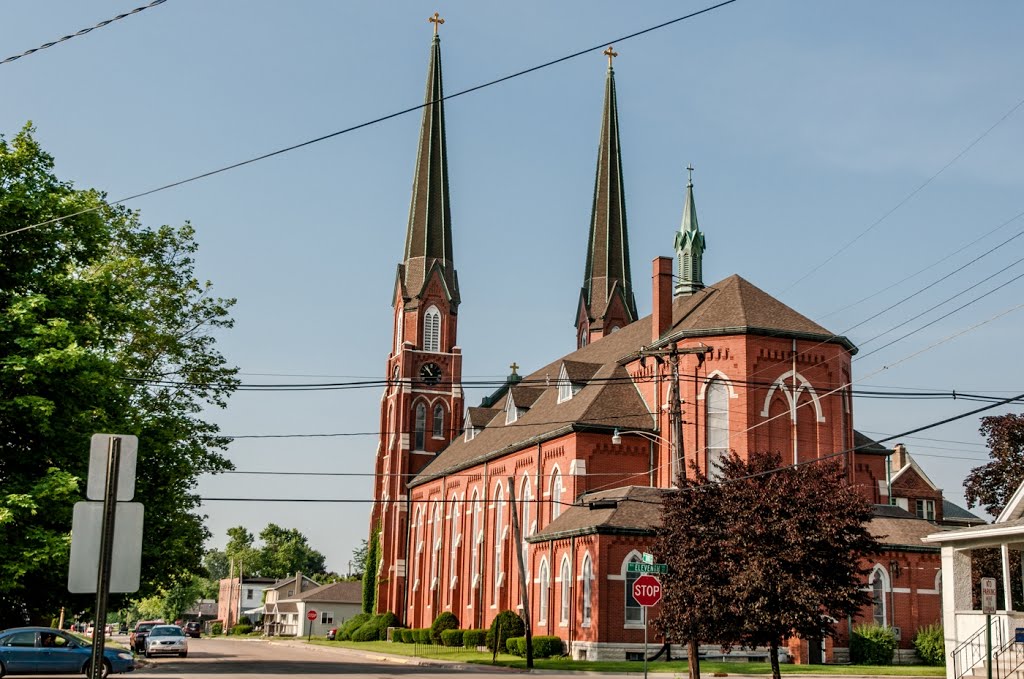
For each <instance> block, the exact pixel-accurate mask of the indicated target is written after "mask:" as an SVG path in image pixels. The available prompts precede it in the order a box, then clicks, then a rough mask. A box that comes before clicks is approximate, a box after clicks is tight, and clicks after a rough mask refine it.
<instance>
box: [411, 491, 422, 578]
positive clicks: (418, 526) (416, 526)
mask: <svg viewBox="0 0 1024 679" xmlns="http://www.w3.org/2000/svg"><path fill="white" fill-rule="evenodd" d="M412 528H413V531H414V532H415V534H416V556H415V558H414V561H413V591H416V590H417V589H419V586H420V553H421V552H422V551H423V508H422V507H420V508H419V509H417V510H416V520H415V521H413V522H412Z"/></svg>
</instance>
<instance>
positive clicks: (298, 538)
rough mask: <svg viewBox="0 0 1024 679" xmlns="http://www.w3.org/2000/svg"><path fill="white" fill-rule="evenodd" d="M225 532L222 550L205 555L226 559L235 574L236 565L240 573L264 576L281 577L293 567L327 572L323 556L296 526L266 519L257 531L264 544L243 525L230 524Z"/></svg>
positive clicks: (311, 574) (309, 573)
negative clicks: (225, 537)
mask: <svg viewBox="0 0 1024 679" xmlns="http://www.w3.org/2000/svg"><path fill="white" fill-rule="evenodd" d="M227 533H228V544H227V546H226V547H225V548H224V551H223V552H220V553H217V552H216V551H215V550H214V551H212V552H211V553H208V554H215V555H217V556H213V557H210V556H208V557H207V560H208V562H209V561H210V559H211V558H212V559H213V560H214V561H215V562H220V561H221V560H223V561H224V562H225V563H228V564H229V571H231V570H233V572H234V576H235V577H238V569H239V567H241V569H242V573H243V575H252V576H257V577H264V578H284V577H287V576H289V575H292V574H294V573H295V572H296V571H301V572H302V573H304V574H306V575H307V576H309V577H311V578H314V579H316V578H317V576H321V575H326V574H327V565H326V562H327V559H326V557H325V556H324V555H323V554H321V553H320V552H318V551H317V550H315V549H313V548H312V547H310V545H309V540H308V538H306V536H305V535H303V534H302V533H301V532H299V530H298V529H295V528H282V527H281V526H278V525H277V524H275V523H268V524H267V526H266V528H264V529H263V530H262V531H261V532H260V535H259V538H260V540H261V541H262V542H263V544H262V545H261V546H259V547H257V546H256V538H255V536H253V534H252V533H251V532H249V530H248V529H246V528H245V527H243V526H235V527H233V528H229V529H228V531H227ZM223 577H227V575H224V576H223Z"/></svg>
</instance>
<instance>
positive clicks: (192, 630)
mask: <svg viewBox="0 0 1024 679" xmlns="http://www.w3.org/2000/svg"><path fill="white" fill-rule="evenodd" d="M202 631H203V623H201V622H196V621H195V620H192V621H190V622H186V623H185V634H186V636H190V637H192V638H193V639H198V638H199V637H200V636H201V635H202Z"/></svg>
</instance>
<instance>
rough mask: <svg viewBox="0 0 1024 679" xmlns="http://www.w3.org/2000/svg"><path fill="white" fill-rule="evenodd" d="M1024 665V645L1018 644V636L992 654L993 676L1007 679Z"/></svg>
mask: <svg viewBox="0 0 1024 679" xmlns="http://www.w3.org/2000/svg"><path fill="white" fill-rule="evenodd" d="M1021 665H1024V643H1018V642H1017V640H1016V635H1014V637H1013V638H1011V639H1010V640H1009V641H1007V642H1006V643H1005V644H1003V645H1002V646H1000V647H999V649H998V650H995V651H993V652H992V676H993V678H998V679H1007V677H1009V676H1010V675H1012V674H1013V673H1014V672H1015V671H1016V670H1018V669H1019V668H1020V666H1021Z"/></svg>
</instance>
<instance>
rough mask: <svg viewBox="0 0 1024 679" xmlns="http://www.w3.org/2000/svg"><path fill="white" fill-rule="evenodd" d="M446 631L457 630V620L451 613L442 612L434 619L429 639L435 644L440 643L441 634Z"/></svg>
mask: <svg viewBox="0 0 1024 679" xmlns="http://www.w3.org/2000/svg"><path fill="white" fill-rule="evenodd" d="M448 629H459V619H458V618H456V617H455V614H454V613H452V612H451V611H444V612H442V613H440V614H439V615H438V616H437V617H436V618H434V624H433V625H431V626H430V639H431V641H433V642H434V643H435V644H440V643H441V632H443V631H445V630H448Z"/></svg>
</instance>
